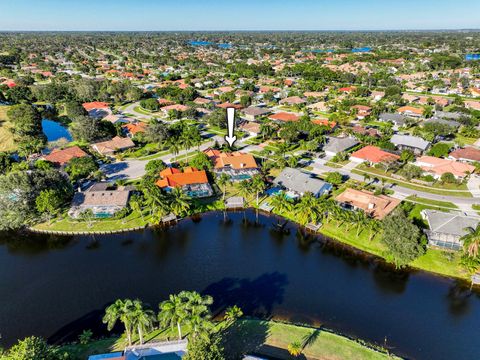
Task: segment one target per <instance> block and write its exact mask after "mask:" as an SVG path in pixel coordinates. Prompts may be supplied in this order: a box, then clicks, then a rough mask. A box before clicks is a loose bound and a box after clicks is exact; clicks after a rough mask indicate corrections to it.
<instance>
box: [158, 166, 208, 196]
mask: <svg viewBox="0 0 480 360" xmlns="http://www.w3.org/2000/svg"><path fill="white" fill-rule="evenodd" d="M156 185H157V186H158V187H160V188H162V189H164V190H166V191H171V190H172V189H173V188H180V189H181V190H182V191H183V192H184V193H185V194H186V195H187V196H189V197H192V198H203V197H209V196H212V195H213V189H212V187H211V186H210V183H209V182H208V177H207V173H206V172H205V170H197V169H195V168H193V167H186V168H185V169H184V170H183V172H182V171H181V170H179V169H176V168H166V169H164V170H162V171H161V172H160V179H159V180H157V182H156Z"/></svg>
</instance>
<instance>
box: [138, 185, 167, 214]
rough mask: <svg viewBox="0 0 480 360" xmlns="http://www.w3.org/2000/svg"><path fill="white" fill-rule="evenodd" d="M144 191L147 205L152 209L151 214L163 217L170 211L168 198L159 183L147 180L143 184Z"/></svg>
mask: <svg viewBox="0 0 480 360" xmlns="http://www.w3.org/2000/svg"><path fill="white" fill-rule="evenodd" d="M142 192H143V195H144V196H145V205H146V206H147V207H148V208H149V209H150V216H151V215H155V216H156V217H162V216H163V215H165V214H166V213H167V212H168V211H170V207H169V204H168V199H167V197H166V196H165V194H164V193H163V192H162V190H161V189H160V188H159V187H158V186H157V185H155V184H153V183H151V182H146V183H145V184H143V185H142Z"/></svg>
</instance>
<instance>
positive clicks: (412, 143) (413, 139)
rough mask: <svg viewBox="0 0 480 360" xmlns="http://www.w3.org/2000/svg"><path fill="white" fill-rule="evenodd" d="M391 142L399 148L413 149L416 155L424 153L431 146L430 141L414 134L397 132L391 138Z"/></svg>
mask: <svg viewBox="0 0 480 360" xmlns="http://www.w3.org/2000/svg"><path fill="white" fill-rule="evenodd" d="M390 142H391V143H392V144H393V145H395V146H396V148H397V149H398V150H411V151H413V153H414V154H416V155H420V154H423V153H424V152H425V151H426V150H427V149H428V147H429V146H430V143H429V142H428V141H426V140H424V139H422V138H421V137H418V136H412V135H399V134H395V135H393V136H392V138H391V139H390Z"/></svg>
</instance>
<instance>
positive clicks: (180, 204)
mask: <svg viewBox="0 0 480 360" xmlns="http://www.w3.org/2000/svg"><path fill="white" fill-rule="evenodd" d="M170 209H172V211H173V213H174V214H175V215H183V214H185V213H187V212H188V210H190V203H189V198H188V196H187V195H186V194H185V193H184V192H183V191H182V189H180V188H177V187H176V188H173V189H172V191H171V192H170Z"/></svg>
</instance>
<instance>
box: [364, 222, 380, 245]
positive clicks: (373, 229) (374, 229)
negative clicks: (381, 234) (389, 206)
mask: <svg viewBox="0 0 480 360" xmlns="http://www.w3.org/2000/svg"><path fill="white" fill-rule="evenodd" d="M367 228H368V231H369V234H368V240H369V241H372V239H373V238H374V237H375V235H376V234H377V233H378V231H379V230H380V228H381V223H380V221H378V220H376V219H370V221H368V223H367Z"/></svg>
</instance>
